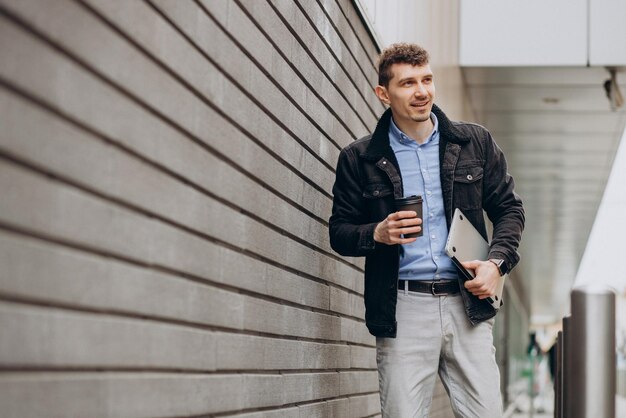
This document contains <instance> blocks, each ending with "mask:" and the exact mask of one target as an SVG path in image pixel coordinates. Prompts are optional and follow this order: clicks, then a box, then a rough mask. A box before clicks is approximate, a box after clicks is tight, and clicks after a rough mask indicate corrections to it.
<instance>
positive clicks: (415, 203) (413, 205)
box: [396, 195, 424, 238]
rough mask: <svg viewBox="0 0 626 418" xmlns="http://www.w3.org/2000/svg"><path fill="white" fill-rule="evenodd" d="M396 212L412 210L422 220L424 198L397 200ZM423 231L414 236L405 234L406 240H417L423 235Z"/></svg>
mask: <svg viewBox="0 0 626 418" xmlns="http://www.w3.org/2000/svg"><path fill="white" fill-rule="evenodd" d="M396 210H398V211H401V210H412V211H413V212H415V213H417V217H418V218H420V219H422V196H415V195H413V196H409V197H403V198H402V199H396ZM423 232H424V231H423V230H421V231H420V232H415V233H412V234H404V238H417V237H421V236H422V235H423Z"/></svg>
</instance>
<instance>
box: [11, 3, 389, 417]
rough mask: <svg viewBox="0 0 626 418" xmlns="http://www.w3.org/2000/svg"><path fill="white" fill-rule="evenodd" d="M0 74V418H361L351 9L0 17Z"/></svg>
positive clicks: (74, 8) (362, 128)
mask: <svg viewBox="0 0 626 418" xmlns="http://www.w3.org/2000/svg"><path fill="white" fill-rule="evenodd" d="M0 57H1V59H0V191H1V196H0V266H2V267H1V269H0V334H1V337H0V411H2V413H1V415H2V416H3V417H38V416H46V417H70V416H76V417H78V416H80V417H89V416H98V417H106V416H110V417H122V416H200V415H201V416H207V415H208V416H211V415H215V414H219V416H224V417H225V416H246V417H260V416H263V417H294V416H301V417H316V416H318V417H333V416H334V417H367V416H377V415H378V413H379V398H378V379H377V374H376V371H375V366H376V361H375V360H376V359H375V350H374V348H373V345H374V339H373V338H372V337H371V336H370V335H369V334H368V333H367V330H366V328H365V326H364V322H363V319H362V318H363V304H362V291H363V283H362V270H363V262H362V260H356V259H347V258H341V257H339V256H337V255H336V254H334V253H333V252H332V251H331V249H330V247H329V244H328V238H327V219H328V216H329V214H330V208H331V187H332V183H333V180H334V165H335V162H336V160H337V156H338V153H339V150H340V149H341V147H343V146H345V145H346V144H348V143H349V142H350V141H351V140H352V139H353V138H355V137H358V136H361V135H364V134H365V133H366V132H367V131H369V130H370V129H372V128H373V126H374V125H375V122H376V118H377V115H379V114H380V113H381V112H382V111H383V108H382V106H381V105H380V103H379V102H378V100H377V99H376V97H375V95H374V93H373V90H372V86H373V85H374V84H375V83H376V71H375V67H374V64H373V62H374V60H375V57H376V49H375V47H374V44H373V42H372V41H371V39H370V37H369V36H368V34H367V32H366V30H365V29H364V27H363V26H362V24H361V21H360V20H359V18H358V17H357V14H356V11H355V9H354V6H353V5H352V3H351V2H350V1H349V0H318V1H312V0H299V1H291V0H277V1H270V2H266V1H262V0H258V1H256V0H234V1H226V0H207V1H176V2H174V1H165V0H150V1H148V2H139V1H133V2H128V1H111V0H84V1H69V0H68V1H61V0H54V1H53V0H50V1H46V2H41V1H37V0H0Z"/></svg>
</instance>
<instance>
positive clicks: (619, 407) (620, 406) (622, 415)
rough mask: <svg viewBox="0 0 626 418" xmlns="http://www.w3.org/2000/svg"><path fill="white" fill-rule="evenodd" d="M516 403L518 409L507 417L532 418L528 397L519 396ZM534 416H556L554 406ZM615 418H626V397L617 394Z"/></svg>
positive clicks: (537, 417) (543, 417)
mask: <svg viewBox="0 0 626 418" xmlns="http://www.w3.org/2000/svg"><path fill="white" fill-rule="evenodd" d="M545 400H546V401H550V402H551V401H552V399H551V397H547V398H546V399H545ZM516 404H517V406H518V407H517V410H516V411H515V412H513V414H512V415H507V417H510V418H530V417H531V414H530V411H528V406H529V405H530V404H529V403H528V398H527V397H526V398H524V397H523V396H522V397H520V398H518V400H517V402H516ZM550 405H552V404H550ZM532 417H533V418H553V417H554V411H553V407H552V406H550V407H549V408H546V410H545V411H544V412H542V413H539V412H535V413H534V414H533V415H532ZM615 418H626V397H622V396H617V397H616V398H615Z"/></svg>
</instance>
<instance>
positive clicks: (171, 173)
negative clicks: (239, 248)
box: [0, 77, 364, 272]
mask: <svg viewBox="0 0 626 418" xmlns="http://www.w3.org/2000/svg"><path fill="white" fill-rule="evenodd" d="M2 87H5V88H6V89H7V90H9V91H11V92H13V93H16V94H18V95H20V96H22V97H23V98H24V99H26V100H28V101H31V102H32V103H34V104H36V105H37V106H39V107H41V108H43V109H44V110H46V111H49V112H50V113H52V114H54V115H56V116H58V117H59V118H61V119H63V120H64V121H66V122H68V123H70V124H72V125H73V126H75V127H77V128H79V129H81V130H83V131H86V132H87V133H89V134H91V135H93V136H95V137H96V138H97V139H99V140H101V141H103V142H105V143H107V144H108V145H111V146H113V147H115V148H116V149H119V150H121V151H123V152H124V153H126V154H128V155H130V156H132V157H134V158H135V159H138V160H140V161H141V162H143V163H145V164H147V165H149V166H151V167H153V168H156V169H157V170H159V171H160V172H164V173H166V174H167V175H169V176H170V177H172V178H174V179H176V180H178V181H180V182H181V183H183V184H184V185H186V186H189V187H191V188H193V189H194V190H196V191H199V192H200V193H202V194H203V195H205V196H207V197H209V198H211V199H213V200H216V201H218V202H220V203H222V204H224V205H225V206H228V207H230V208H232V209H234V210H236V211H238V212H241V213H242V214H244V215H246V216H247V217H249V218H252V219H254V220H255V221H257V222H259V223H260V224H262V225H264V226H266V227H268V228H270V229H271V230H273V231H275V232H278V233H279V234H281V235H284V236H286V237H288V238H290V239H292V240H294V241H296V242H298V243H300V244H302V245H304V246H305V247H307V248H310V249H312V250H314V251H316V252H317V253H320V254H323V255H325V256H327V257H330V258H331V259H333V260H335V261H338V262H340V263H342V264H345V265H347V266H349V267H351V268H353V269H355V270H356V271H358V272H363V271H364V270H363V269H362V268H360V267H358V266H356V265H354V264H352V263H350V262H349V261H347V260H346V259H344V258H342V257H340V256H338V255H337V254H335V253H333V252H330V251H327V250H325V249H323V248H321V247H318V246H317V245H315V244H312V243H311V242H309V241H307V240H306V239H304V238H301V237H299V236H297V235H296V234H294V233H292V232H290V231H288V230H285V229H283V228H281V227H279V226H277V225H274V224H273V223H271V222H269V221H267V220H265V219H263V218H262V217H260V216H257V215H256V213H255V212H252V211H250V210H248V209H246V208H243V207H241V206H238V205H236V204H234V203H232V202H230V201H229V200H227V199H224V198H222V197H220V196H218V195H217V194H215V193H213V192H212V191H210V190H209V189H206V188H204V187H203V186H201V185H199V184H196V183H194V182H193V181H191V180H189V179H187V178H186V177H184V176H182V175H181V174H180V173H178V172H176V171H173V170H171V169H169V168H168V167H166V166H164V165H162V164H160V163H159V162H157V161H153V160H151V159H149V158H147V157H145V156H143V155H142V154H139V153H138V152H136V151H135V150H133V149H131V148H128V147H127V146H125V145H124V144H122V143H119V142H117V141H115V140H113V139H111V138H109V137H107V136H106V135H104V134H101V133H99V132H97V131H95V130H93V129H91V128H90V127H88V126H86V125H84V124H82V123H81V122H80V121H77V120H76V119H74V118H72V117H71V116H70V115H67V114H64V113H62V112H60V111H58V110H57V109H55V108H54V107H51V106H50V105H48V104H46V103H43V102H41V101H39V100H38V99H37V98H35V97H32V96H31V95H29V94H28V93H27V92H24V91H22V90H21V89H19V88H16V87H14V86H11V85H10V84H9V83H8V82H7V81H6V80H4V79H2V78H1V77H0V88H2ZM2 156H4V157H5V158H7V159H10V160H11V161H14V162H16V163H18V164H20V165H25V166H28V167H29V168H32V169H34V170H37V171H42V172H45V174H46V175H51V176H54V177H56V178H58V179H60V180H62V181H63V182H65V183H67V184H71V185H72V186H74V187H77V188H80V189H81V190H85V191H87V192H89V193H91V194H94V195H97V196H99V197H102V198H104V199H106V200H111V201H115V202H117V203H120V204H122V205H125V206H127V207H129V208H132V209H133V210H135V211H140V212H142V213H145V214H148V215H149V216H150V217H155V218H159V219H161V218H163V219H165V220H166V221H167V218H165V217H164V216H163V215H160V214H156V213H153V212H149V211H146V210H145V209H142V208H140V207H137V206H136V205H135V204H132V203H128V202H126V201H125V200H123V199H121V198H117V197H115V196H112V195H108V194H105V193H103V192H100V191H98V190H95V189H93V188H91V187H89V185H83V184H82V183H78V182H77V181H76V180H74V179H72V178H69V177H66V176H64V175H63V174H61V173H54V172H51V171H50V169H49V168H47V167H45V166H39V165H37V164H35V163H32V162H27V161H24V160H23V159H21V158H20V157H18V156H14V155H12V154H11V153H10V151H8V150H2V149H0V157H2ZM257 180H258V181H256V183H257V184H260V185H261V186H262V187H263V188H265V189H267V190H269V191H270V192H271V191H272V188H271V186H269V185H267V184H266V183H264V182H263V181H262V180H260V179H257ZM274 194H275V195H277V196H278V197H280V198H281V200H283V201H285V203H287V204H290V205H291V206H293V207H295V208H296V209H298V210H299V211H301V212H303V213H304V214H305V215H307V216H309V217H311V218H313V219H314V220H316V221H317V222H319V223H320V224H321V226H322V227H324V228H327V227H328V222H327V221H325V220H320V218H318V217H317V216H316V215H315V214H313V213H311V212H309V211H308V210H306V209H305V208H304V207H303V206H300V205H298V204H297V203H295V202H292V201H290V200H287V199H288V198H287V197H285V196H283V195H281V194H279V192H275V193H274ZM168 222H172V224H173V225H178V224H177V223H175V221H168ZM182 228H189V227H184V226H182ZM189 229H191V228H189Z"/></svg>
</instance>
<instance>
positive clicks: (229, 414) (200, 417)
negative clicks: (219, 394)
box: [189, 391, 379, 418]
mask: <svg viewBox="0 0 626 418" xmlns="http://www.w3.org/2000/svg"><path fill="white" fill-rule="evenodd" d="M378 393H379V392H378V391H376V392H357V393H351V394H349V395H341V396H333V397H329V398H318V399H312V400H310V401H303V402H294V403H289V404H283V405H274V406H268V407H265V408H248V409H240V410H236V411H227V412H219V413H214V414H211V415H208V416H210V417H215V418H218V417H220V418H221V417H232V416H234V415H240V414H245V413H252V412H272V411H280V410H281V409H287V408H294V407H298V406H306V405H310V404H315V403H320V402H330V401H337V400H341V399H346V400H348V399H350V398H355V397H360V396H367V395H377V394H378ZM377 415H379V413H376V414H374V415H370V416H377ZM206 417H207V415H192V416H189V418H206Z"/></svg>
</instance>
